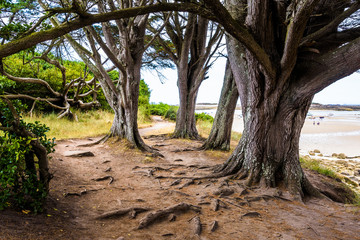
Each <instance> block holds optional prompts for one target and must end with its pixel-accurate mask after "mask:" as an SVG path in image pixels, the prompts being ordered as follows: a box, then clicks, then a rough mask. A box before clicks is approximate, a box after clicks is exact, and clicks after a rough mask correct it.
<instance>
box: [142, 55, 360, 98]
mask: <svg viewBox="0 0 360 240" xmlns="http://www.w3.org/2000/svg"><path fill="white" fill-rule="evenodd" d="M225 62H226V60H225V59H224V58H222V59H218V61H217V62H216V63H215V65H214V66H213V67H212V68H211V69H210V71H209V78H208V79H207V80H205V81H204V82H203V83H202V84H201V86H200V90H199V95H198V98H197V103H217V102H218V100H219V97H220V92H221V88H222V83H223V78H224V70H225ZM162 73H163V74H164V75H165V76H166V79H165V81H164V83H163V84H162V83H161V82H160V80H159V78H158V76H157V74H156V73H151V72H149V71H143V72H142V78H143V79H144V80H145V82H146V83H147V84H148V85H149V87H150V89H151V90H152V92H151V98H150V102H154V103H159V102H163V103H167V104H172V105H176V104H179V93H178V88H177V85H176V81H177V73H176V69H173V70H164V71H162ZM313 102H316V103H322V104H356V105H360V74H359V73H354V74H353V75H351V76H348V77H346V78H343V79H341V80H339V81H337V82H336V83H334V84H332V85H330V86H328V87H327V88H325V89H324V90H323V91H321V92H320V93H318V94H316V95H315V98H314V101H313Z"/></svg>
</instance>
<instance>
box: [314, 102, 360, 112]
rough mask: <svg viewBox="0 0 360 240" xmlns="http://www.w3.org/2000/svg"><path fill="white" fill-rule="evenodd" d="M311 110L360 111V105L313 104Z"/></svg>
mask: <svg viewBox="0 0 360 240" xmlns="http://www.w3.org/2000/svg"><path fill="white" fill-rule="evenodd" d="M310 110H333V111H360V105H342V104H320V103H312V104H311V106H310Z"/></svg>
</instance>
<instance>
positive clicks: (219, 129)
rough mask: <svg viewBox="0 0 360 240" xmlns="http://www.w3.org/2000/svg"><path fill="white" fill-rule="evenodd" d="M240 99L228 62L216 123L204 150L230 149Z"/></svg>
mask: <svg viewBox="0 0 360 240" xmlns="http://www.w3.org/2000/svg"><path fill="white" fill-rule="evenodd" d="M238 98H239V92H238V90H237V88H236V84H235V81H234V77H233V74H232V72H231V68H230V64H229V62H228V61H227V62H226V69H225V76H224V84H223V88H222V90H221V95H220V100H219V104H218V107H217V111H216V115H215V118H214V123H213V125H212V128H211V131H210V135H209V137H208V138H207V139H206V141H205V143H204V144H203V145H202V147H201V148H202V149H218V150H223V151H228V150H229V149H230V139H231V129H232V124H233V120H234V113H235V108H236V102H237V100H238Z"/></svg>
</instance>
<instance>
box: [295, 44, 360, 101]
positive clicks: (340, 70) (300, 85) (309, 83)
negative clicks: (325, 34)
mask: <svg viewBox="0 0 360 240" xmlns="http://www.w3.org/2000/svg"><path fill="white" fill-rule="evenodd" d="M359 52H360V37H359V38H357V39H355V40H353V41H352V42H350V43H348V44H346V45H344V46H342V47H340V48H337V49H336V50H334V51H329V52H327V53H326V54H323V55H320V56H319V55H316V57H314V58H313V59H310V60H307V61H306V62H305V63H304V64H302V66H301V65H300V66H299V67H298V68H297V69H295V71H296V72H299V73H304V74H302V75H301V77H300V78H299V79H297V81H294V84H293V87H292V88H293V89H297V90H296V91H294V92H296V93H297V94H298V96H296V98H295V99H297V98H300V99H302V98H306V97H309V96H313V95H314V94H316V93H318V92H319V91H321V90H322V89H324V88H325V87H327V86H329V85H330V84H332V83H334V82H336V81H337V80H339V79H341V78H344V77H346V76H348V75H350V74H352V73H354V72H355V71H356V70H358V69H360V54H359ZM335 66H336V67H335ZM319 72H321V73H322V74H319Z"/></svg>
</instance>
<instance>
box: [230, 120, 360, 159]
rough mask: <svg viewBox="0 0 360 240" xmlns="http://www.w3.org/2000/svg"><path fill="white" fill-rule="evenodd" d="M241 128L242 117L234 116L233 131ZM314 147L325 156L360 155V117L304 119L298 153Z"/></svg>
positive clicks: (242, 127) (305, 152)
mask: <svg viewBox="0 0 360 240" xmlns="http://www.w3.org/2000/svg"><path fill="white" fill-rule="evenodd" d="M314 123H315V124H314ZM318 123H319V125H318ZM243 129H244V124H243V119H242V118H239V117H238V116H235V117H234V124H233V131H237V132H242V131H243ZM314 149H318V150H320V151H321V153H322V154H323V155H327V156H331V155H332V153H345V154H346V155H347V156H351V157H354V156H360V119H359V120H357V119H352V118H347V117H342V118H339V117H333V118H332V117H325V118H324V119H323V120H320V119H318V118H317V119H315V122H314V120H313V119H309V118H308V119H306V121H305V124H304V127H303V129H302V131H301V137H300V153H301V154H302V155H306V154H308V152H309V151H312V150H314Z"/></svg>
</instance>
